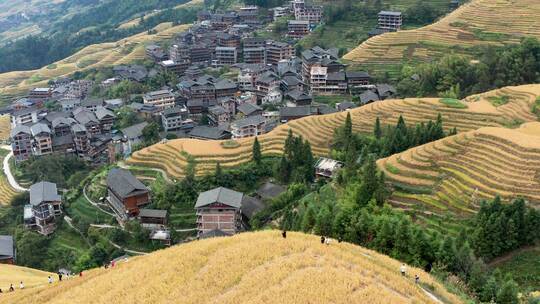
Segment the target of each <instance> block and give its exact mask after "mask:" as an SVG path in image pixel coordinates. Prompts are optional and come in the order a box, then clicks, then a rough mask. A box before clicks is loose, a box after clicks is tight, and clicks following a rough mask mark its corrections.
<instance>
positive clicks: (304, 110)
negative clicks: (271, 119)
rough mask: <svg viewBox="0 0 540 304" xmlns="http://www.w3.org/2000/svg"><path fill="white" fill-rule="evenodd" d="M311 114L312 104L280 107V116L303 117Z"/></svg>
mask: <svg viewBox="0 0 540 304" xmlns="http://www.w3.org/2000/svg"><path fill="white" fill-rule="evenodd" d="M311 114H312V112H311V106H300V107H283V108H281V109H279V116H281V117H303V116H309V115H311Z"/></svg>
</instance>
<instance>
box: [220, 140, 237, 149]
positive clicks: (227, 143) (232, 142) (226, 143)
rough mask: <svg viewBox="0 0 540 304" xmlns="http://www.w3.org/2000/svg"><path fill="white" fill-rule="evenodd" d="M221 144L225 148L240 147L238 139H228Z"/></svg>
mask: <svg viewBox="0 0 540 304" xmlns="http://www.w3.org/2000/svg"><path fill="white" fill-rule="evenodd" d="M221 146H222V147H223V148H225V149H234V148H238V147H240V144H239V143H238V142H237V141H236V140H232V139H230V140H226V141H223V142H221Z"/></svg>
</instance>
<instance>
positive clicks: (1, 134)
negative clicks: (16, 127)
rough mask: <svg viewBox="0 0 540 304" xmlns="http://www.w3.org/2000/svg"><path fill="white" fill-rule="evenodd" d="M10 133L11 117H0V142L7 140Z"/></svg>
mask: <svg viewBox="0 0 540 304" xmlns="http://www.w3.org/2000/svg"><path fill="white" fill-rule="evenodd" d="M10 131H11V117H10V116H9V115H0V141H6V140H8V139H9V132H10Z"/></svg>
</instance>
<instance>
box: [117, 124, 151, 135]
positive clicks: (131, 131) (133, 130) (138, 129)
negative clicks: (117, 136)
mask: <svg viewBox="0 0 540 304" xmlns="http://www.w3.org/2000/svg"><path fill="white" fill-rule="evenodd" d="M147 125H148V123H147V122H146V121H145V122H141V123H139V124H136V125H133V126H131V127H127V128H125V129H122V130H121V131H122V134H124V136H125V137H127V138H138V137H141V136H142V130H143V129H144V127H146V126H147Z"/></svg>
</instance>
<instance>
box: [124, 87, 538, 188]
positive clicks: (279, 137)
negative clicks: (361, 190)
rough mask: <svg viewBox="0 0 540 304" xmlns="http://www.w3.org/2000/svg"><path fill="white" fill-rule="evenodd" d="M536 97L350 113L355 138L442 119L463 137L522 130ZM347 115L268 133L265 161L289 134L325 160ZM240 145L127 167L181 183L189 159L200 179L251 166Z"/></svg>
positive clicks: (172, 147) (412, 103)
mask: <svg viewBox="0 0 540 304" xmlns="http://www.w3.org/2000/svg"><path fill="white" fill-rule="evenodd" d="M538 95H540V85H525V86H519V87H507V88H504V89H501V90H496V91H491V92H488V93H484V94H481V95H476V96H471V97H469V98H467V99H466V100H464V101H462V102H460V103H462V104H463V106H464V107H461V108H454V107H450V106H448V105H447V104H444V103H442V102H441V100H440V99H438V98H422V99H418V98H409V99H396V100H384V101H380V102H375V103H371V104H368V105H366V106H363V107H359V108H356V109H353V110H352V111H350V113H351V117H352V121H353V128H354V130H355V131H356V132H363V133H370V132H372V130H373V125H374V123H375V120H376V118H377V117H379V118H380V119H381V122H382V123H383V124H389V125H395V124H396V123H397V120H398V118H399V116H400V115H403V117H404V118H405V120H406V122H407V123H408V124H416V123H419V122H427V121H428V120H430V119H431V120H435V119H436V118H437V115H438V114H439V113H440V114H441V115H442V117H443V122H444V126H445V127H446V128H447V129H448V128H454V127H455V128H457V130H458V131H459V132H465V131H470V130H476V129H478V128H481V127H489V126H493V127H500V126H514V125H516V126H519V125H520V124H521V123H524V122H529V121H536V120H537V117H536V115H534V114H533V113H532V112H531V107H532V104H533V103H534V102H535V100H536V98H537V96H538ZM492 96H506V97H505V100H507V103H506V104H504V105H501V106H498V107H496V106H494V105H493V104H492V103H491V102H490V101H489V97H492ZM501 98H502V97H501ZM458 102H459V101H458ZM346 115H347V114H346V113H345V112H341V113H334V114H328V115H320V116H310V117H306V118H302V119H298V120H294V121H291V122H289V123H287V124H283V125H280V126H278V127H277V128H276V129H274V130H273V131H271V132H270V133H267V134H264V135H261V136H259V142H260V143H261V147H262V152H263V153H264V154H265V155H280V154H281V152H282V149H283V144H284V142H285V139H286V137H287V134H288V132H289V130H291V131H292V132H293V133H294V134H296V135H302V136H303V137H304V138H305V139H307V140H309V142H310V143H311V148H312V150H313V152H314V154H316V155H320V156H324V155H327V154H328V152H329V144H330V141H331V139H332V137H333V134H334V130H335V129H336V128H338V127H340V126H342V125H343V123H344V121H345V118H346ZM237 143H238V144H237V145H236V147H234V148H224V147H223V145H222V144H223V141H202V140H195V139H176V140H171V141H168V142H166V143H159V144H155V145H153V146H150V147H148V148H145V149H143V150H140V151H137V152H135V153H134V154H133V155H132V156H131V158H130V159H128V161H127V163H128V164H129V165H135V166H138V167H151V168H159V169H162V170H164V171H165V172H167V174H169V176H171V177H176V178H181V177H183V176H184V169H185V168H186V166H187V162H188V158H190V156H191V157H192V158H193V159H194V160H195V161H196V163H197V165H196V169H197V173H198V174H204V173H209V172H213V170H214V169H215V167H216V163H218V162H219V163H220V164H221V165H222V166H224V167H233V166H235V165H238V164H240V163H244V162H246V161H249V160H250V159H251V152H252V146H253V138H244V139H239V140H237Z"/></svg>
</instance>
